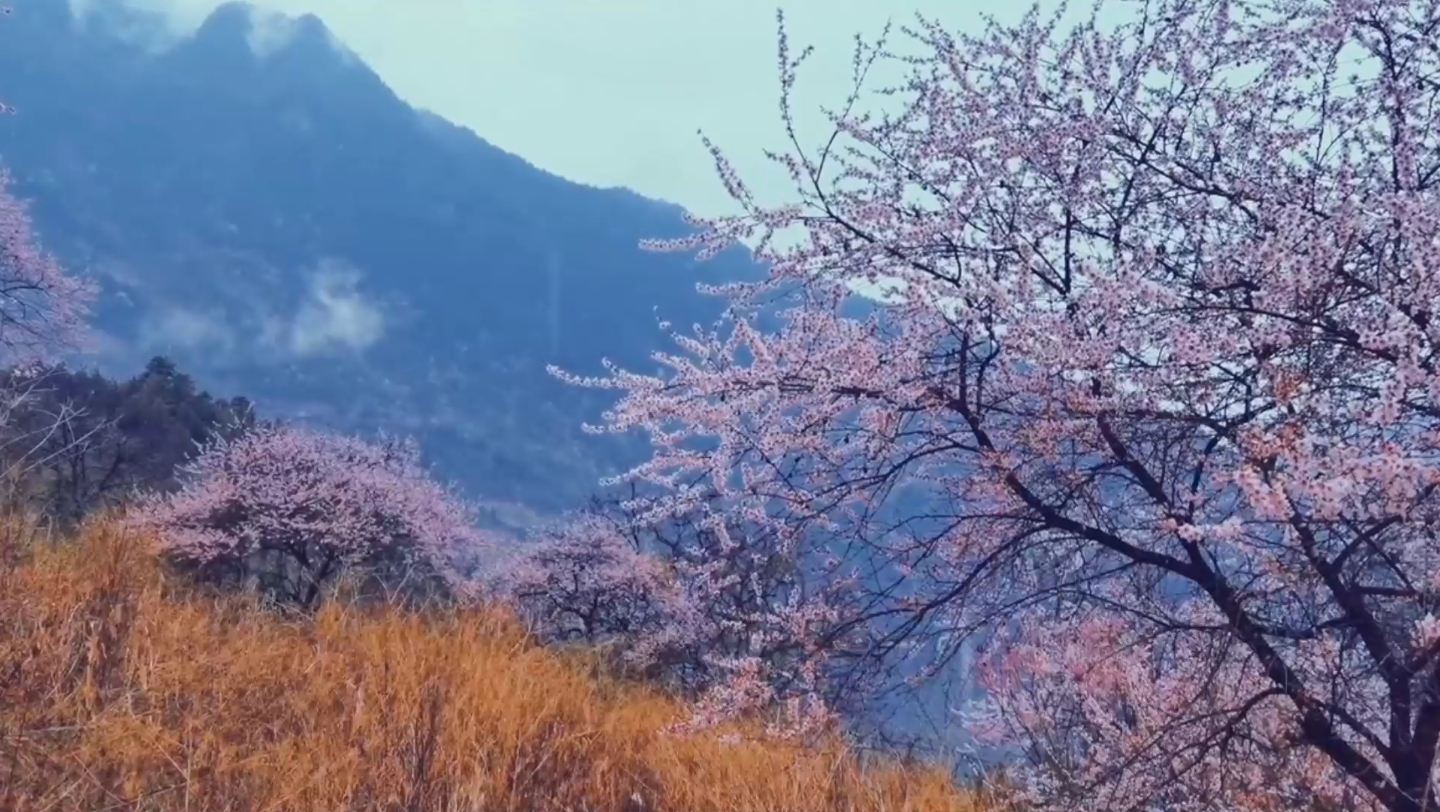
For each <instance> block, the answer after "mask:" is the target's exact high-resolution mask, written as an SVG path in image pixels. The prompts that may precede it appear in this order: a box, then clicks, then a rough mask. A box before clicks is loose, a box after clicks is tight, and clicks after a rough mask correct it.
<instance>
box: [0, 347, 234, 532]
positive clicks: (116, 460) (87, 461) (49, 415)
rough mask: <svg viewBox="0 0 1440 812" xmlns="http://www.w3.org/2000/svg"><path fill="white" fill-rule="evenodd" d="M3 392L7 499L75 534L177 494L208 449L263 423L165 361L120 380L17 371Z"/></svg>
mask: <svg viewBox="0 0 1440 812" xmlns="http://www.w3.org/2000/svg"><path fill="white" fill-rule="evenodd" d="M0 391H4V392H7V393H13V394H12V395H10V396H9V397H7V400H6V402H4V403H3V404H0V408H3V409H4V410H5V412H6V413H7V419H5V420H3V421H0V425H3V426H4V429H3V434H0V463H3V467H0V472H3V473H4V475H5V481H4V485H5V489H4V491H3V497H4V498H5V499H6V500H7V501H8V502H9V506H15V507H24V508H27V509H30V510H33V511H35V512H37V513H39V514H41V515H43V516H44V517H46V518H49V519H50V520H52V521H53V522H54V523H55V524H56V525H57V526H59V527H72V526H74V525H75V524H76V523H77V522H78V521H79V520H80V519H82V518H84V517H85V516H86V515H88V514H90V513H92V512H94V511H96V510H100V509H104V508H106V507H111V506H114V505H116V504H118V503H119V502H121V501H123V500H124V499H125V498H126V497H127V496H129V495H130V494H133V493H135V492H136V491H139V490H162V491H168V490H172V489H173V488H175V487H176V486H177V484H178V483H177V480H176V475H177V468H178V467H179V466H181V465H183V464H184V463H185V462H186V461H188V460H190V459H192V458H193V457H194V455H195V454H196V453H197V452H198V450H199V447H200V445H201V444H203V443H204V442H206V441H208V440H211V439H215V438H219V437H233V436H235V435H237V434H239V433H240V432H243V431H245V430H246V429H247V428H249V427H251V426H253V425H254V423H255V417H254V413H253V409H252V405H251V403H250V401H249V400H248V399H246V398H244V397H235V398H217V397H213V396H212V395H211V394H210V393H208V392H205V391H202V390H199V389H197V387H196V385H195V381H194V380H193V379H192V378H191V377H190V376H189V375H187V374H185V373H183V372H180V371H179V370H178V369H177V368H176V366H175V364H174V363H173V362H171V361H170V360H169V359H167V358H164V357H157V358H154V359H152V360H151V361H150V362H149V363H148V364H147V365H146V366H145V369H144V371H143V372H141V373H140V374H139V375H136V376H135V377H132V378H130V379H129V380H124V381H116V380H112V379H110V378H106V377H105V376H103V375H101V374H99V373H98V372H94V371H76V370H71V369H67V368H66V367H64V366H63V365H62V366H50V367H44V368H40V369H38V370H23V371H20V370H10V371H7V372H5V373H3V375H0Z"/></svg>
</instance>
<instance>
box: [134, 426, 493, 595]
mask: <svg viewBox="0 0 1440 812" xmlns="http://www.w3.org/2000/svg"><path fill="white" fill-rule="evenodd" d="M183 472H184V476H185V485H184V487H182V488H181V489H180V490H179V491H177V492H175V493H170V494H152V495H149V496H146V497H144V498H143V499H142V500H141V501H140V502H139V504H138V505H137V506H136V510H135V511H134V512H133V513H132V517H131V518H132V521H133V522H134V523H135V524H136V525H137V526H138V527H141V528H144V529H147V530H151V531H153V532H155V533H156V534H157V535H158V536H159V538H160V540H161V542H162V545H163V548H164V549H165V550H166V551H167V552H169V553H170V554H171V555H173V556H174V557H175V558H176V559H178V560H180V561H183V562H187V563H189V564H191V565H193V566H196V567H198V568H199V569H200V570H201V571H202V572H208V573H212V574H215V575H217V576H224V577H236V578H247V577H253V578H258V579H259V580H260V582H261V585H262V586H263V587H264V588H265V589H266V591H267V592H268V593H270V594H272V595H275V596H276V597H279V598H282V599H284V600H289V601H295V602H297V603H299V604H300V605H302V606H311V605H313V604H314V602H315V601H316V600H317V599H319V598H320V597H321V592H322V589H323V588H324V587H325V585H326V584H327V583H330V582H333V581H334V579H336V578H337V577H339V576H340V575H341V574H343V573H344V572H346V571H347V570H351V569H356V568H364V569H368V570H371V571H380V570H385V571H386V572H388V573H390V574H391V575H394V576H396V577H409V576H418V577H433V578H438V579H440V581H441V582H442V583H443V584H444V585H445V586H446V587H448V588H450V589H451V590H453V591H456V592H459V593H461V594H469V593H471V592H473V585H474V583H475V579H474V578H473V577H472V576H473V575H475V573H474V570H475V568H476V567H477V566H481V565H483V563H484V561H485V560H486V558H487V557H488V556H487V548H488V547H489V546H490V545H491V544H492V543H493V542H492V541H491V540H490V539H489V538H488V537H487V536H485V535H484V534H482V533H481V532H480V531H478V530H477V529H476V528H475V526H474V523H473V522H474V512H473V510H472V509H471V507H470V506H469V505H468V504H467V503H466V502H464V501H462V500H460V499H459V498H457V497H455V496H454V495H453V494H451V493H450V492H449V491H448V490H446V489H445V488H444V487H442V486H441V485H439V484H437V483H436V482H434V481H433V480H432V479H430V477H429V476H428V474H427V473H426V472H425V470H424V469H423V468H422V467H421V465H420V458H419V449H418V447H417V446H416V445H415V444H414V443H413V442H409V441H398V440H394V439H391V438H382V440H381V441H380V442H379V443H367V442H364V441H362V440H359V439H355V438H351V437H341V436H334V435H328V434H323V433H320V432H317V431H313V430H310V429H304V428H295V427H288V426H273V425H267V426H261V427H259V428H256V429H253V430H251V431H248V432H246V433H244V434H242V435H240V436H239V437H238V438H235V439H229V440H227V439H219V440H215V441H213V442H211V443H210V444H209V445H207V446H205V447H204V448H203V449H202V451H201V453H200V455H199V456H198V457H197V458H196V459H195V460H194V462H192V463H190V464H189V465H188V466H186V467H185V468H184V469H183Z"/></svg>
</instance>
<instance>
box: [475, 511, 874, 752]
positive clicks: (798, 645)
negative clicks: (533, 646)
mask: <svg viewBox="0 0 1440 812" xmlns="http://www.w3.org/2000/svg"><path fill="white" fill-rule="evenodd" d="M705 518H706V519H707V521H706V522H705V523H703V524H702V523H701V522H699V521H695V520H694V517H692V516H679V517H672V518H671V519H669V520H667V521H663V522H650V523H647V522H642V521H638V520H637V517H636V516H634V515H633V514H632V513H631V512H630V511H628V510H626V502H625V501H606V500H596V502H595V503H594V504H592V505H591V507H590V509H589V510H587V511H584V512H582V513H580V514H578V515H575V516H572V517H568V518H566V519H562V520H560V521H558V522H556V523H555V524H554V525H553V526H552V527H549V528H546V529H545V530H544V531H543V532H542V533H541V537H540V538H539V540H538V541H537V542H536V543H534V544H533V545H532V546H529V547H528V548H527V549H526V550H525V551H524V553H523V554H521V555H520V556H518V557H517V558H516V559H515V560H514V561H513V562H512V564H511V566H509V567H507V568H505V569H504V570H502V572H501V574H500V579H501V580H502V581H503V588H504V594H505V595H506V596H507V597H508V598H509V599H510V600H511V601H513V603H514V604H515V605H516V606H517V607H518V608H519V609H520V610H521V612H522V614H523V615H525V616H526V617H527V618H528V619H529V620H530V621H531V622H532V623H533V624H534V628H535V630H536V631H537V632H538V633H539V634H540V635H541V637H542V638H544V639H547V640H552V641H580V642H583V643H585V644H588V645H590V646H594V647H600V648H603V649H605V650H606V651H608V652H609V653H610V654H611V655H612V662H613V664H614V665H616V666H619V667H621V668H624V669H628V670H630V671H632V672H634V673H638V674H640V675H643V676H644V677H646V678H647V679H650V680H653V681H655V682H658V683H660V684H663V685H665V686H667V687H670V688H672V689H675V690H677V691H679V692H680V693H681V694H682V695H685V696H688V697H690V698H692V699H696V700H698V701H699V705H698V706H697V708H696V711H697V712H696V713H695V715H694V718H692V719H691V720H689V722H688V723H687V724H686V725H685V727H687V728H688V729H695V728H699V727H706V726H710V725H713V724H715V723H718V722H723V721H726V720H727V719H729V718H732V717H733V716H735V715H737V714H739V713H743V712H754V713H771V714H772V719H773V721H774V726H773V728H772V732H774V733H777V734H781V735H793V734H802V733H807V732H812V731H814V730H817V729H820V728H824V727H826V726H827V725H829V723H831V722H832V721H834V719H833V713H832V710H833V709H834V708H837V707H839V708H845V709H847V710H848V709H849V708H848V703H849V702H850V701H852V700H857V699H860V698H861V696H862V694H861V688H862V686H867V687H868V685H869V679H868V678H869V677H871V676H873V675H870V674H867V673H862V672H863V669H864V668H865V667H866V666H869V665H871V663H870V662H869V661H867V660H866V659H865V658H862V657H852V658H851V659H850V660H848V661H846V660H845V659H843V656H842V655H843V654H846V653H851V652H852V651H853V650H854V649H856V648H859V647H862V646H863V643H864V639H863V635H862V634H860V632H861V631H863V629H862V628H860V627H856V626H852V625H849V624H847V623H845V620H846V619H847V618H849V617H852V616H854V615H855V614H857V613H856V612H855V610H854V607H852V606H850V605H848V603H847V598H848V597H851V596H853V595H854V594H856V593H855V591H854V590H852V589H847V588H846V587H847V586H848V582H845V581H832V582H830V583H823V584H813V583H809V582H807V579H806V577H805V575H806V573H805V570H804V568H803V567H801V566H798V565H797V564H798V561H797V557H796V555H795V551H794V550H793V548H791V547H790V546H789V545H787V544H785V543H783V541H782V539H781V538H780V537H779V536H778V535H777V534H776V533H775V532H774V531H773V529H772V528H769V527H765V526H757V525H753V524H750V525H748V526H747V524H746V523H745V522H743V521H740V520H738V519H737V518H736V517H733V516H728V517H726V516H720V515H718V514H710V515H708V516H706V517H705ZM717 519H723V520H717ZM822 655H823V656H822ZM852 664H855V665H857V666H858V667H857V668H848V667H838V668H831V669H826V668H825V666H826V665H836V666H849V665H852ZM776 711H778V712H779V713H774V712H776Z"/></svg>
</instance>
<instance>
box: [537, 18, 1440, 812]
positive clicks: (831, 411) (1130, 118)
mask: <svg viewBox="0 0 1440 812" xmlns="http://www.w3.org/2000/svg"><path fill="white" fill-rule="evenodd" d="M1107 5H1113V6H1115V7H1116V8H1117V9H1120V11H1121V14H1122V16H1124V17H1126V19H1127V20H1128V22H1125V23H1123V24H1121V25H1119V26H1118V27H1114V28H1107V27H1105V26H1102V25H1101V24H1100V22H1099V19H1100V18H1099V16H1098V15H1099V14H1100V13H1101V11H1102V10H1104V9H1105V8H1106V7H1107ZM1122 7H1123V8H1122ZM1095 14H1096V15H1097V16H1095V17H1092V18H1090V19H1089V20H1087V21H1085V22H1083V23H1081V24H1080V25H1078V26H1075V27H1072V28H1070V29H1068V30H1067V29H1066V28H1065V27H1064V26H1062V25H1061V22H1062V20H1061V18H1060V17H1059V16H1056V17H1054V18H1049V17H1046V16H1043V15H1042V14H1041V13H1040V12H1039V10H1038V9H1036V10H1033V11H1032V12H1031V13H1030V14H1028V15H1027V16H1026V17H1025V18H1024V19H1023V20H1022V21H1021V22H1019V23H1018V24H1015V25H1002V24H1000V23H998V22H992V23H990V24H989V26H988V27H987V28H986V29H985V31H984V32H982V33H978V34H957V33H952V32H950V31H948V30H946V29H945V28H943V27H942V26H941V25H940V24H939V23H938V22H935V21H933V20H924V19H922V20H919V21H917V22H916V23H915V24H914V25H912V26H911V27H910V28H909V29H908V30H907V32H906V33H907V36H908V37H909V38H910V40H911V42H910V43H909V45H910V47H908V48H894V47H890V46H886V47H883V48H882V47H878V46H877V47H873V48H870V49H868V50H866V51H864V52H863V54H862V55H861V56H860V57H857V85H858V83H859V77H860V76H863V75H864V74H865V73H866V71H867V70H868V69H869V66H870V64H871V63H872V62H875V63H878V62H886V61H888V62H890V63H891V66H892V67H895V68H897V69H898V71H899V73H900V74H901V75H900V76H899V78H898V80H897V81H896V82H895V83H894V84H893V85H892V86H890V87H884V88H879V89H878V93H879V97H880V98H881V99H882V100H883V101H884V105H883V108H884V109H883V111H865V110H864V109H863V106H860V105H856V106H851V105H850V104H848V102H849V101H853V100H854V99H853V98H852V99H849V100H847V104H846V105H844V106H842V107H841V108H840V109H839V110H838V111H836V112H834V113H833V114H832V117H831V120H832V122H833V125H834V133H833V138H832V137H828V136H829V135H830V134H826V135H827V137H826V138H824V139H822V140H821V142H820V144H821V146H820V148H819V149H815V150H810V149H807V148H806V147H805V146H804V145H803V144H802V143H801V142H800V141H799V140H798V136H797V137H796V139H795V140H794V141H793V143H792V147H793V149H791V150H790V154H788V155H785V156H781V157H780V158H779V160H780V162H781V163H782V165H784V166H785V167H787V169H789V170H790V171H791V173H792V174H791V176H792V179H794V180H795V182H796V183H795V192H794V195H795V200H793V201H790V202H787V203H785V204H783V205H777V206H773V207H769V206H765V205H762V204H761V203H759V202H757V201H756V200H755V199H754V198H753V197H751V195H750V194H749V192H748V191H747V190H746V188H745V186H744V185H743V184H742V183H740V182H739V179H738V177H736V173H735V172H734V170H733V168H731V167H730V165H729V164H728V163H726V162H725V161H724V156H723V153H721V152H720V150H719V149H718V148H715V149H713V152H714V153H715V159H716V163H717V166H718V167H719V169H720V172H721V175H722V178H723V180H724V182H725V184H726V186H727V188H729V189H731V190H732V192H733V194H734V196H735V199H736V202H737V204H738V205H739V206H740V208H741V213H739V214H737V215H734V216H722V217H713V218H693V221H694V222H696V223H697V224H698V225H700V226H701V227H702V231H701V233H700V234H698V235H697V236H695V237H692V238H688V239H686V240H683V241H679V242H675V243H671V244H662V245H656V246H653V247H658V248H666V249H680V250H691V249H698V250H699V251H700V253H701V254H703V255H710V254H714V253H715V252H717V251H720V250H723V249H724V248H725V247H726V246H729V245H732V244H733V243H734V242H735V241H737V240H748V241H750V242H751V243H752V244H755V245H758V246H759V248H758V249H757V252H756V253H757V256H758V258H759V259H760V260H763V261H764V262H765V263H766V264H767V266H768V268H769V274H770V275H769V278H768V279H767V280H765V281H763V282H759V283H754V284H748V283H747V284H736V285H731V286H728V287H726V288H724V289H722V290H719V291H717V292H719V293H722V294H723V295H725V296H727V297H728V298H729V300H730V311H729V315H728V318H727V320H726V321H725V322H724V323H723V324H721V325H719V326H718V327H716V328H715V329H711V330H704V331H698V332H696V333H695V334H693V335H676V336H675V342H676V347H675V349H674V351H673V352H670V353H660V354H657V355H656V356H655V359H654V360H655V362H656V365H658V366H659V367H660V369H661V371H660V372H658V373H656V374H642V373H638V372H633V371H629V370H622V369H613V370H612V371H611V374H610V376H609V377H607V378H604V379H576V378H573V377H569V376H565V377H567V378H568V379H570V380H572V381H574V382H575V383H578V384H581V385H590V386H604V387H610V388H614V389H617V390H619V392H620V394H621V398H620V400H619V402H618V403H617V405H616V406H615V407H614V408H613V409H612V410H611V411H610V413H608V414H607V415H606V418H605V422H604V424H603V425H602V426H598V427H595V429H596V430H597V431H616V432H620V431H631V430H636V429H638V430H642V431H644V432H645V433H646V434H648V436H649V438H650V442H651V444H652V448H653V454H652V457H651V459H649V460H648V461H646V462H645V463H643V464H642V465H640V466H638V467H636V468H635V469H634V470H632V471H630V472H628V473H627V474H625V475H624V476H622V477H620V478H619V481H622V482H633V483H637V484H643V485H645V486H649V487H654V488H656V489H658V490H659V491H660V492H661V494H662V495H661V496H658V497H655V498H653V499H648V500H645V504H644V505H643V507H642V510H643V513H644V515H646V516H649V517H662V516H666V515H673V514H674V513H676V512H678V511H694V510H699V511H702V512H703V511H705V510H707V508H706V506H705V504H704V503H703V501H702V500H699V499H697V497H696V494H697V493H701V492H705V490H706V489H707V488H709V489H713V490H714V491H715V492H717V493H719V494H720V495H721V496H722V497H723V500H722V502H723V508H721V509H723V510H725V511H739V512H746V513H747V514H748V515H750V516H754V517H759V518H757V521H758V522H760V523H761V524H762V525H766V526H768V527H770V528H771V529H773V530H774V531H775V532H777V533H781V532H783V533H787V534H791V536H792V537H796V536H803V535H804V534H805V533H810V532H829V533H836V534H840V533H843V534H844V535H845V543H846V544H849V545H852V546H865V547H867V548H868V549H869V550H870V551H871V552H872V554H873V558H874V560H882V561H888V560H893V561H898V562H904V563H905V564H906V565H908V566H912V567H913V570H912V571H911V574H909V575H899V573H900V572H901V571H902V570H901V568H899V567H896V568H895V569H894V572H895V573H896V574H897V576H898V577H901V578H904V579H905V583H906V585H907V587H908V588H907V589H899V588H895V587H894V586H893V585H887V584H881V585H876V584H867V585H866V587H865V588H866V589H867V590H869V591H870V593H871V595H870V597H871V598H872V599H873V605H874V606H875V607H877V608H876V609H875V614H876V615H877V616H878V615H880V614H883V613H885V612H891V613H892V614H891V615H890V616H893V617H907V616H908V617H910V618H912V619H914V620H915V626H914V627H913V628H916V629H923V628H933V627H935V626H937V625H938V626H941V627H944V628H946V629H948V630H950V632H951V634H950V635H949V637H948V638H947V639H950V640H957V639H965V638H967V637H969V638H972V639H973V638H975V637H976V636H981V635H983V636H988V637H990V638H991V639H992V640H993V641H994V646H993V647H992V650H991V653H990V654H989V655H988V656H987V657H986V658H985V666H984V669H985V671H984V673H985V675H986V680H987V685H988V696H989V702H990V707H989V710H988V712H989V714H990V716H989V718H988V719H987V720H986V721H985V722H984V724H979V725H977V730H980V731H987V732H991V733H995V734H1003V738H1004V740H1005V742H1006V743H1008V744H1009V745H1010V746H1012V747H1013V748H1014V749H1015V750H1016V752H1018V753H1019V754H1020V755H1021V756H1023V757H1024V758H1023V761H1024V762H1025V764H1026V765H1028V766H1027V769H1026V771H1025V772H1024V773H1023V775H1022V778H1023V779H1024V781H1023V782H1022V783H1023V785H1024V786H1025V787H1026V788H1027V795H1028V800H1029V802H1030V803H1031V804H1032V805H1033V808H1036V809H1087V808H1089V809H1117V810H1118V809H1125V810H1137V812H1138V811H1139V810H1152V809H1161V808H1163V809H1166V810H1201V809H1204V810H1220V809H1225V810H1230V809H1245V810H1252V809H1301V808H1316V807H1317V806H1318V807H1319V808H1340V809H1347V810H1386V811H1387V812H1420V810H1424V809H1433V808H1435V807H1436V804H1437V800H1440V791H1437V781H1436V776H1435V771H1434V769H1433V763H1434V760H1435V756H1436V754H1437V751H1440V647H1437V645H1436V644H1435V642H1434V641H1433V640H1431V639H1430V638H1431V636H1432V635H1431V629H1430V628H1429V626H1430V624H1429V621H1425V620H1423V619H1424V618H1426V617H1428V616H1429V615H1431V614H1432V613H1433V612H1434V611H1435V608H1436V606H1437V605H1440V591H1437V584H1440V579H1437V577H1436V574H1435V573H1436V572H1437V568H1440V537H1437V534H1436V532H1435V528H1436V526H1437V524H1440V501H1437V500H1440V494H1437V493H1436V488H1437V487H1440V448H1437V438H1440V408H1437V398H1440V351H1437V348H1440V319H1437V314H1440V237H1437V235H1440V119H1437V111H1440V82H1437V81H1436V78H1435V77H1436V76H1440V50H1437V49H1436V48H1435V47H1434V43H1435V41H1436V32H1437V31H1440V6H1437V4H1435V3H1434V2H1429V1H1428V0H1347V2H1331V1H1330V0H1282V2H1275V3H1272V2H1260V1H1259V0H1199V1H1198V2H1192V0H1147V2H1142V3H1138V4H1120V3H1111V4H1107V3H1106V2H1104V1H1103V0H1102V1H1101V2H1099V3H1097V5H1096V12H1095ZM786 47H787V46H785V44H784V41H783V38H782V56H781V62H782V66H783V67H782V89H783V97H784V99H785V101H784V102H783V103H782V109H781V117H782V120H783V121H784V123H785V124H786V125H787V132H790V133H794V130H793V126H792V125H793V120H792V117H791V113H790V107H789V105H790V94H791V89H792V86H793V83H794V70H793V69H792V67H791V60H789V58H788V57H787V56H786V55H785V54H786V53H788V51H786V50H785V49H786ZM858 92H859V91H858V89H857V93H858ZM877 283H884V284H885V285H886V286H888V287H890V288H892V289H893V290H894V291H895V293H894V295H893V296H892V298H891V301H890V303H888V304H886V305H885V306H883V307H879V308H878V309H877V311H876V312H875V313H873V314H872V315H869V316H867V317H864V318H860V317H855V316H853V315H851V311H850V310H849V309H847V308H846V307H845V305H846V304H847V302H848V300H850V299H851V298H852V297H853V295H854V294H853V290H854V288H855V287H857V286H865V285H869V286H871V288H872V289H873V287H874V286H875V285H876V284H877ZM777 306H778V308H779V313H778V322H779V326H778V328H777V329H774V330H762V329H761V328H760V327H758V326H757V324H758V322H757V321H755V319H754V317H755V315H756V313H757V311H759V310H761V309H762V308H775V307H777ZM897 513H905V514H907V515H909V516H911V517H913V518H911V519H909V520H907V521H904V522H900V521H897V520H895V516H896V514H897ZM710 557H711V558H712V559H714V560H716V561H718V560H719V553H718V552H715V553H711V554H710ZM916 562H923V566H914V564H915V563H916ZM691 566H693V567H694V568H695V570H696V571H703V570H704V569H705V567H706V561H705V560H697V561H695V562H693V564H691ZM827 576H828V577H831V578H834V579H837V580H838V579H840V578H842V577H844V574H843V573H841V572H839V571H831V572H827ZM1417 624H1418V625H1417ZM902 627H903V628H902V631H901V632H897V634H902V635H903V634H908V633H909V632H906V631H903V629H906V628H910V627H905V626H903V624H902ZM883 650H884V651H898V650H900V649H899V647H892V648H889V649H883ZM913 650H915V651H924V652H929V655H928V656H933V658H934V661H935V662H939V661H941V660H943V659H944V658H946V657H948V656H950V655H952V654H953V653H954V648H953V646H951V645H938V644H937V645H936V646H934V647H930V648H926V647H915V649H913ZM887 656H888V655H887ZM744 673H748V672H744ZM746 688H747V684H746V683H744V682H743V681H742V682H741V683H740V684H738V685H737V686H736V688H735V691H734V692H732V695H731V697H730V698H729V699H726V700H724V701H726V702H730V703H732V704H734V703H742V701H743V700H744V696H748V694H746V690H745V689H746Z"/></svg>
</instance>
